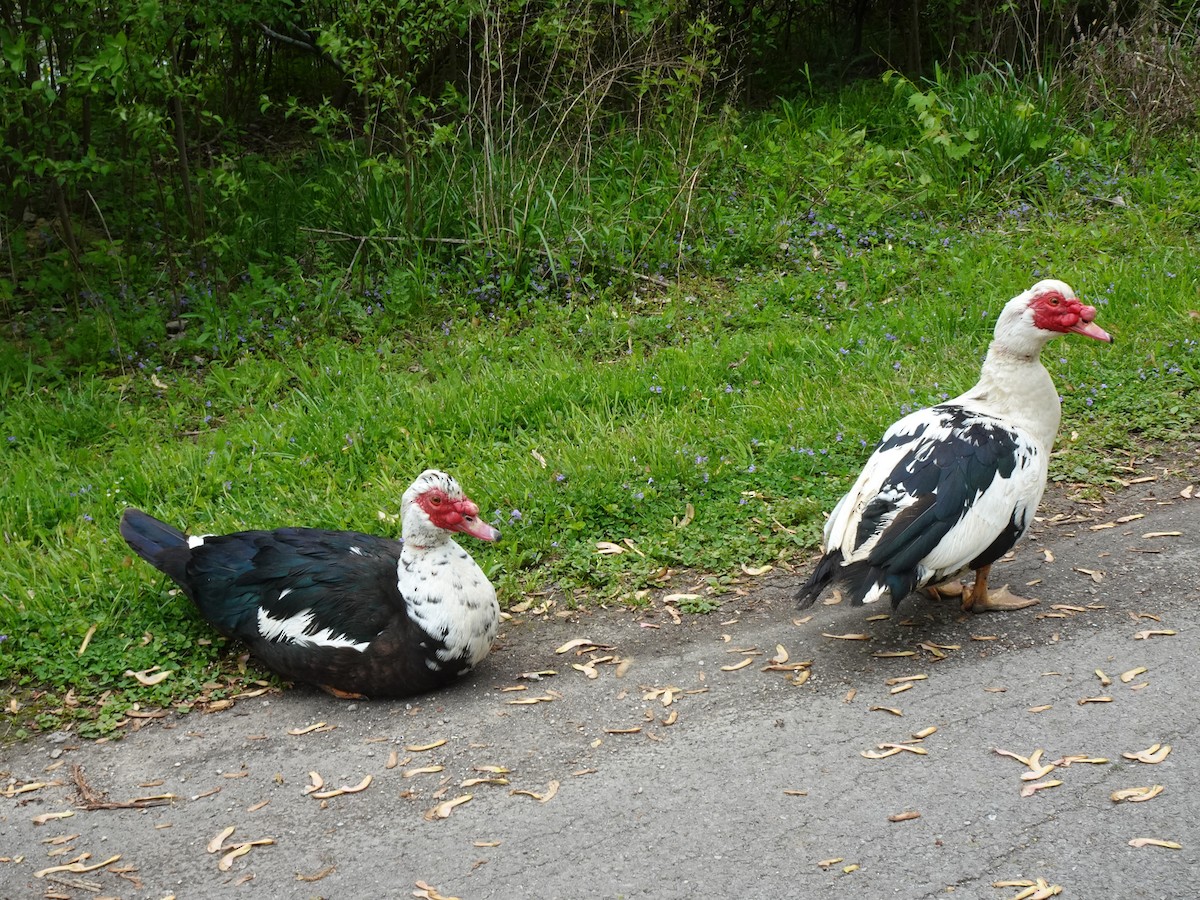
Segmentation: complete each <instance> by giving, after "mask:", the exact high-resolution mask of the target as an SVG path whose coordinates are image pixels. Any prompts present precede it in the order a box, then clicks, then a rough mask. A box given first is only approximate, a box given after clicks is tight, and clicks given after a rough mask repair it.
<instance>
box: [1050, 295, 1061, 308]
mask: <svg viewBox="0 0 1200 900" xmlns="http://www.w3.org/2000/svg"><path fill="white" fill-rule="evenodd" d="M1058 304H1059V299H1058V297H1051V298H1050V305H1051V306H1058Z"/></svg>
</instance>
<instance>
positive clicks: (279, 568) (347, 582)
mask: <svg viewBox="0 0 1200 900" xmlns="http://www.w3.org/2000/svg"><path fill="white" fill-rule="evenodd" d="M400 510H401V521H402V526H401V527H402V534H403V540H402V541H395V540H390V539H387V538H381V537H375V536H373V535H369V534H358V533H356V532H353V531H324V530H321V529H316V528H280V529H277V530H275V531H241V532H238V533H236V534H228V535H222V536H212V535H205V536H198V535H196V536H189V535H186V534H184V533H183V532H181V531H179V530H178V529H176V528H172V527H171V526H170V525H167V524H165V523H163V522H160V521H158V520H157V519H155V518H153V517H152V516H149V515H147V514H146V513H144V512H142V511H140V510H137V509H132V508H130V509H126V510H125V513H124V515H123V516H122V517H121V535H122V537H124V538H125V540H126V542H127V543H128V544H129V546H130V547H132V548H133V550H134V552H135V553H137V555H138V556H140V557H141V558H142V559H144V560H146V562H148V563H150V565H152V566H154V567H155V568H156V569H159V570H161V571H162V572H165V573H166V574H167V575H168V576H169V577H170V578H171V579H172V580H173V581H174V582H175V583H176V584H178V585H179V586H180V587H181V588H183V592H184V593H185V594H187V596H188V597H189V598H190V599H191V600H192V602H193V603H195V604H196V607H197V608H198V609H199V610H200V614H201V615H202V616H204V618H205V619H207V620H208V621H209V622H210V623H211V624H212V625H213V626H215V627H216V629H217V630H218V631H220V632H221V633H222V634H224V635H226V636H227V637H231V638H237V639H238V640H241V641H244V642H245V643H246V644H247V645H249V647H250V651H251V653H252V654H253V656H254V657H255V658H256V659H257V660H258V661H259V662H261V663H262V664H263V665H265V666H266V667H267V668H268V669H270V670H271V671H273V672H275V673H276V674H278V675H280V676H282V677H284V678H287V679H290V680H293V681H304V682H309V683H311V684H315V685H318V686H320V687H322V688H324V689H325V690H327V691H328V692H329V693H331V694H334V695H335V696H341V697H361V696H367V697H401V696H407V695H410V694H417V693H422V692H424V691H429V690H433V689H435V688H438V687H441V686H443V685H445V684H448V683H449V682H451V681H453V680H454V679H455V678H457V677H458V676H460V675H462V674H463V673H465V672H467V671H468V670H470V669H471V668H472V667H473V666H475V665H476V664H477V663H478V662H479V661H480V660H482V659H483V658H484V657H485V656H487V654H488V651H489V650H490V649H491V647H492V641H493V640H494V639H495V637H496V631H497V628H498V626H499V623H500V607H499V606H498V605H497V603H496V591H495V589H494V588H493V587H492V585H491V582H489V581H488V579H487V576H486V575H484V573H483V571H482V570H481V569H480V568H479V566H478V565H477V564H476V562H475V560H473V559H472V558H471V556H470V554H468V553H467V552H466V551H465V550H463V549H462V548H461V547H460V546H458V544H456V543H455V542H454V540H453V539H452V538H451V536H450V535H451V532H455V531H459V532H462V533H464V534H470V535H473V536H474V537H477V538H479V539H480V540H484V541H494V540H496V539H497V538H498V537H499V536H500V532H498V531H497V530H496V529H495V528H493V527H492V526H491V525H488V524H487V523H486V522H484V521H483V520H482V519H480V518H479V507H477V506H476V505H475V504H474V503H472V502H471V500H470V499H469V498H468V497H467V496H466V495H465V494H463V491H462V488H461V487H459V485H458V482H457V481H455V480H454V479H453V478H451V477H450V476H449V475H447V474H446V473H444V472H438V471H435V470H433V469H429V470H427V471H425V472H422V473H421V475H420V476H419V477H418V478H417V480H416V481H414V482H413V483H412V485H411V486H410V487H409V488H408V490H406V491H405V492H404V498H403V500H402V501H401V504H400Z"/></svg>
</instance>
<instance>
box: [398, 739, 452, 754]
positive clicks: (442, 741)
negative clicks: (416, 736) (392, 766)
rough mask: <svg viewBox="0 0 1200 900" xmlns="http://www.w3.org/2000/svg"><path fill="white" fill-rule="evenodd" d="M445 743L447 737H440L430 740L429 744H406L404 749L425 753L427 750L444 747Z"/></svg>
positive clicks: (410, 751)
mask: <svg viewBox="0 0 1200 900" xmlns="http://www.w3.org/2000/svg"><path fill="white" fill-rule="evenodd" d="M445 745H446V739H445V738H438V739H437V740H436V741H430V742H429V743H428V744H412V745H409V746H406V747H405V748H404V749H405V750H407V751H408V752H409V753H424V752H425V751H426V750H436V749H437V748H438V747H444V746H445Z"/></svg>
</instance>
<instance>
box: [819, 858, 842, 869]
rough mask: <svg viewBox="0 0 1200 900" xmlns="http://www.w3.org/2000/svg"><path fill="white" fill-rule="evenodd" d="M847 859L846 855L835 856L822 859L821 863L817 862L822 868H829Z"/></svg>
mask: <svg viewBox="0 0 1200 900" xmlns="http://www.w3.org/2000/svg"><path fill="white" fill-rule="evenodd" d="M845 859H846V858H845V857H844V856H833V857H830V858H829V859H823V860H821V861H820V862H819V863H817V865H818V866H820V867H821V868H822V869H828V868H829V867H830V866H836V865H837V864H838V863H840V862H844V861H845Z"/></svg>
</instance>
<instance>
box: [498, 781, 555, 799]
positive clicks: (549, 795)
mask: <svg viewBox="0 0 1200 900" xmlns="http://www.w3.org/2000/svg"><path fill="white" fill-rule="evenodd" d="M508 793H509V796H512V797H516V796H518V795H520V796H524V797H532V798H533V799H534V800H536V801H537V802H538V803H548V802H550V801H551V800H553V799H554V795H555V794H557V793H558V782H557V781H551V782H550V783H549V784H548V785H546V793H544V794H537V793H534V792H533V791H526V790H515V791H509V792H508Z"/></svg>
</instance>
